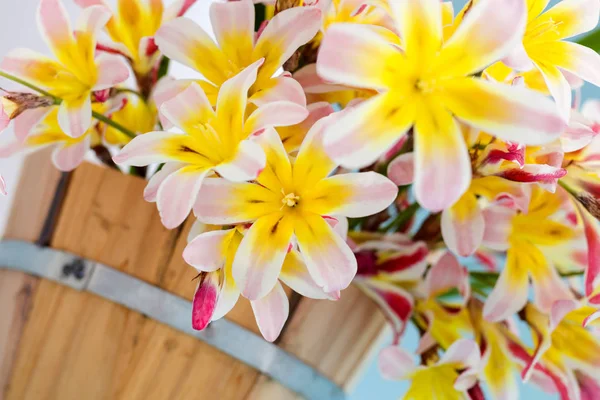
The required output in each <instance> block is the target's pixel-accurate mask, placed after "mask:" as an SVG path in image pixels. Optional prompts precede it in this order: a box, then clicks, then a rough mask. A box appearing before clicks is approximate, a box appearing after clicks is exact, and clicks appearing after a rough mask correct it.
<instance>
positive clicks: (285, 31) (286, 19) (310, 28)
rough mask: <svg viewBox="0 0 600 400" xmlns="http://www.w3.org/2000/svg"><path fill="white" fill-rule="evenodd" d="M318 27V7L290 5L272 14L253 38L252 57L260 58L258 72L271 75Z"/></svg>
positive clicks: (313, 35)
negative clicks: (262, 63)
mask: <svg viewBox="0 0 600 400" xmlns="http://www.w3.org/2000/svg"><path fill="white" fill-rule="evenodd" d="M320 27H321V10H319V9H318V8H316V7H292V8H288V9H287V10H284V11H281V12H279V13H278V14H277V15H275V16H274V17H273V18H272V19H271V20H269V23H268V24H267V26H266V28H265V29H264V30H263V31H262V33H261V35H260V37H259V38H258V40H257V41H256V45H255V46H254V51H253V53H252V58H253V59H254V60H256V59H258V58H261V57H264V58H265V65H264V66H263V67H262V70H261V74H263V75H264V76H267V77H271V76H273V74H274V73H275V72H276V71H277V70H278V69H279V67H281V66H282V65H283V63H284V62H285V61H287V60H288V59H289V58H290V57H291V56H292V54H294V52H295V51H296V50H297V49H298V48H299V47H300V46H302V45H303V44H305V43H307V42H308V41H309V40H311V39H312V38H314V37H315V35H316V34H317V32H318V31H319V28H320Z"/></svg>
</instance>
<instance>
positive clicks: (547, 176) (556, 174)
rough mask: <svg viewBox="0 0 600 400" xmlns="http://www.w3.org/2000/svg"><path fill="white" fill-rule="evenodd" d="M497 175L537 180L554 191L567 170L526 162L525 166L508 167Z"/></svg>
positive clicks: (523, 179)
mask: <svg viewBox="0 0 600 400" xmlns="http://www.w3.org/2000/svg"><path fill="white" fill-rule="evenodd" d="M497 175H498V176H501V177H502V178H504V179H508V180H509V181H513V182H523V183H532V182H536V183H539V184H541V185H543V187H544V188H546V189H548V190H549V191H551V192H553V193H554V190H555V189H556V183H557V182H558V180H559V179H560V178H562V177H563V176H565V175H567V170H566V169H564V168H556V167H552V166H550V165H545V164H526V165H525V166H524V167H523V168H513V169H508V170H506V171H503V172H501V173H499V174H497Z"/></svg>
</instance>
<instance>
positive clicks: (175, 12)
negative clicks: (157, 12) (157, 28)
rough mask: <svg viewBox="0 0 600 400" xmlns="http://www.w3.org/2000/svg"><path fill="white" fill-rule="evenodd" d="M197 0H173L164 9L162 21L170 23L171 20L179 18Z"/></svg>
mask: <svg viewBox="0 0 600 400" xmlns="http://www.w3.org/2000/svg"><path fill="white" fill-rule="evenodd" d="M196 1H197V0H174V1H172V2H171V4H169V5H168V6H167V8H166V9H165V12H164V15H163V20H164V21H170V20H171V19H173V18H176V17H181V16H182V15H183V14H185V13H186V12H187V10H189V9H190V7H191V6H193V5H194V4H195V3H196Z"/></svg>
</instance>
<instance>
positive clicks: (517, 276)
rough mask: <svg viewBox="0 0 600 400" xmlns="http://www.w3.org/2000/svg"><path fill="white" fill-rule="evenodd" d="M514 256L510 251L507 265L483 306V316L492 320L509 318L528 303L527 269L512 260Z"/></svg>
mask: <svg viewBox="0 0 600 400" xmlns="http://www.w3.org/2000/svg"><path fill="white" fill-rule="evenodd" d="M514 257H515V256H513V255H511V253H510V252H509V254H508V261H507V263H506V266H505V267H504V270H503V271H502V272H501V273H500V277H499V278H498V281H497V282H496V286H494V289H493V290H492V292H491V293H490V295H489V297H488V298H487V300H486V301H485V304H484V306H483V317H484V318H485V319H486V320H488V321H490V322H498V321H502V320H505V319H507V318H508V317H510V316H511V315H513V314H514V313H516V312H517V311H519V310H520V309H521V308H523V306H524V305H525V304H526V303H527V292H528V288H529V277H528V275H527V269H526V268H525V267H524V266H522V265H515V262H514V261H512V262H511V261H510V259H511V258H513V259H514Z"/></svg>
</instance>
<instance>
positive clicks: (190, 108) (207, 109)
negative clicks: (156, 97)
mask: <svg viewBox="0 0 600 400" xmlns="http://www.w3.org/2000/svg"><path fill="white" fill-rule="evenodd" d="M160 112H161V114H162V115H163V116H165V117H166V118H167V119H168V120H169V121H170V122H171V123H173V124H174V125H175V126H177V127H179V128H181V129H182V130H184V131H185V132H188V133H191V132H194V125H196V124H205V123H207V121H210V120H211V119H213V118H215V117H216V114H215V112H214V111H213V108H212V106H211V104H210V101H209V100H208V98H207V97H206V94H205V93H204V91H203V90H202V88H201V87H200V86H199V85H198V84H197V83H195V82H191V83H190V84H189V86H187V88H186V89H184V90H183V91H182V92H181V93H179V94H177V95H176V96H174V97H172V98H171V99H169V100H167V101H165V102H163V103H162V106H161V107H160Z"/></svg>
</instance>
